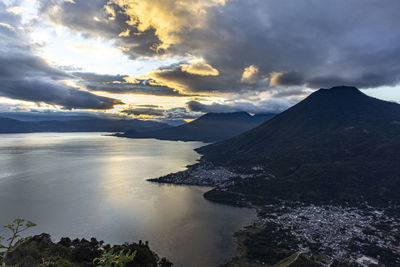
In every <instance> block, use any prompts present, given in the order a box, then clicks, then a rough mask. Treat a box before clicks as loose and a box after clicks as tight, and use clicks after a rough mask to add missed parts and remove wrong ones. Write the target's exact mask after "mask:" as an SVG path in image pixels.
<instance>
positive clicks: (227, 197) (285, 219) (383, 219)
mask: <svg viewBox="0 0 400 267" xmlns="http://www.w3.org/2000/svg"><path fill="white" fill-rule="evenodd" d="M254 170H255V169H254V168H253V169H252V171H254ZM261 171H262V170H261ZM254 175H256V174H249V175H248V174H246V175H245V174H239V173H236V172H234V171H233V170H232V169H228V168H224V167H220V166H218V167H216V166H214V165H213V164H211V163H208V162H205V161H200V162H199V163H196V164H194V165H190V166H187V170H184V171H180V172H177V173H170V174H168V175H165V176H162V177H159V178H155V179H148V181H150V182H155V183H164V184H176V185H196V186H211V187H212V189H211V190H209V191H207V192H205V193H204V194H203V197H204V198H205V199H207V200H209V201H211V202H215V203H219V204H225V205H230V206H235V207H245V208H250V209H255V211H256V219H255V220H254V221H253V223H252V224H250V225H247V226H244V227H243V228H241V229H239V230H238V231H236V232H235V233H234V234H233V242H234V245H235V254H234V256H233V257H232V258H231V259H228V260H227V261H226V263H224V264H223V265H221V266H222V267H238V266H241V267H242V266H243V267H261V266H265V264H267V266H286V265H285V264H287V263H290V264H291V263H293V262H295V263H298V262H302V263H304V262H305V263H306V264H308V265H304V266H331V265H332V266H341V265H340V264H355V263H357V262H358V261H360V260H362V259H365V258H368V259H371V260H372V261H375V260H379V261H380V262H383V263H384V264H385V262H386V263H391V262H400V247H398V245H399V244H397V243H396V242H400V238H398V239H396V235H397V234H399V236H400V227H399V226H400V216H399V215H400V211H399V210H400V206H396V205H391V206H388V207H386V208H383V207H378V206H370V205H368V203H366V202H364V203H357V204H356V203H342V202H335V203H324V202H321V203H312V202H310V203H306V202H304V203H303V202H299V201H285V200H279V199H273V198H261V199H259V198H253V197H252V196H247V195H243V194H240V193H236V192H231V191H230V190H229V186H230V185H234V183H235V181H238V179H249V178H250V179H251V178H252V177H254ZM249 198H251V200H250V199H249ZM254 201H255V202H256V203H254ZM342 222H345V223H344V224H343V223H342ZM321 225H322V226H321ZM382 225H389V228H390V230H389V231H388V230H387V229H385V227H383V226H382ZM326 229H329V231H331V232H333V233H335V234H334V235H333V236H332V235H331V234H329V233H328V232H326ZM263 240H264V241H263ZM396 240H397V241H396ZM266 241H267V242H266ZM264 243H267V244H269V245H267V246H266V248H262V244H264ZM259 246H261V248H258V247H259ZM257 249H262V250H261V251H264V253H265V254H264V255H263V253H261V254H259V252H257ZM263 249H264V250H263ZM265 249H266V250H265ZM249 250H250V251H249ZM373 251H376V253H377V254H376V253H375V252H373ZM382 253H383V254H385V255H387V256H386V257H390V258H391V259H390V260H389V261H388V260H386V259H382V258H381V259H379V255H380V254H382ZM343 255H345V256H343ZM258 257H259V258H258ZM270 258H272V259H273V260H276V261H275V262H273V260H270ZM335 264H336V265H335ZM337 264H339V265H337Z"/></svg>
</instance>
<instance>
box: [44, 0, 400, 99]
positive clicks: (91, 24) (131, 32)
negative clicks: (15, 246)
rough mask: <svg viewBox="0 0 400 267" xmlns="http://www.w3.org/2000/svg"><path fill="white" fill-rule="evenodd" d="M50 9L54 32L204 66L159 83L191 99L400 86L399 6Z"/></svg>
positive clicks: (48, 5)
mask: <svg viewBox="0 0 400 267" xmlns="http://www.w3.org/2000/svg"><path fill="white" fill-rule="evenodd" d="M42 2H43V6H42V12H43V14H45V15H46V16H47V17H48V18H49V19H50V20H51V21H53V22H54V23H57V24H60V25H65V26H67V27H70V28H71V29H74V30H76V31H80V32H83V33H85V34H87V35H88V36H90V35H93V36H102V37H104V38H108V39H113V40H116V45H117V46H118V47H122V49H123V51H124V52H125V53H127V54H128V55H130V56H131V57H132V58H136V57H140V56H147V57H149V56H150V57H152V56H160V55H164V56H167V55H168V56H173V55H176V56H184V55H187V53H189V54H190V55H193V56H195V57H197V58H202V59H204V62H205V64H203V65H202V66H200V65H187V66H186V67H183V66H179V67H173V68H171V69H169V70H165V69H163V70H159V71H156V72H154V73H153V74H152V76H153V77H154V79H155V80H156V81H157V82H159V83H161V84H168V86H173V87H171V88H175V89H179V90H184V91H185V92H209V93H215V92H216V93H218V92H235V93H236V92H242V91H259V92H263V91H270V90H276V88H273V87H276V86H281V88H282V87H283V86H286V87H291V86H294V87H295V88H300V87H311V88H319V87H330V86H333V85H337V84H351V85H355V86H358V87H360V88H370V87H378V86H383V85H389V86H392V85H397V84H398V83H399V82H400V63H399V62H400V46H398V45H397V44H398V43H399V42H400V32H399V31H397V30H396V29H397V26H398V25H400V17H399V16H398V13H397V10H399V9H400V2H399V1H397V0H387V1H384V2H379V3H378V2H377V1H375V0H352V1H347V0H338V1H334V2H329V3H326V2H325V1H320V0H302V1H291V0H270V1H263V0H254V1H227V2H225V1H217V0H203V1H201V0H191V1H179V0H168V1H167V0H158V1H136V0H128V1H122V0H114V1H108V2H107V1H83V0H80V1H78V0H76V1H75V4H71V3H66V2H62V3H61V2H60V1H54V0H53V1H50V0H47V1H46V0H42ZM215 70H217V71H218V72H216V71H215ZM213 74H215V75H214V76H213ZM217 74H218V75H217Z"/></svg>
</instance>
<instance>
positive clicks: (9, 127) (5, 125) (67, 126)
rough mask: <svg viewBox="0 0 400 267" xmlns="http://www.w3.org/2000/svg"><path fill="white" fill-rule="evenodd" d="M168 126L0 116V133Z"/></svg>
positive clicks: (112, 120)
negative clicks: (25, 119) (32, 119)
mask: <svg viewBox="0 0 400 267" xmlns="http://www.w3.org/2000/svg"><path fill="white" fill-rule="evenodd" d="M166 127H170V126H169V125H168V124H164V123H160V122H155V121H142V120H136V119H133V120H117V119H99V118H86V119H80V120H70V121H59V120H50V121H20V120H15V119H9V118H1V117H0V133H32V132H123V131H126V130H128V129H136V130H137V131H146V130H156V129H162V128H166Z"/></svg>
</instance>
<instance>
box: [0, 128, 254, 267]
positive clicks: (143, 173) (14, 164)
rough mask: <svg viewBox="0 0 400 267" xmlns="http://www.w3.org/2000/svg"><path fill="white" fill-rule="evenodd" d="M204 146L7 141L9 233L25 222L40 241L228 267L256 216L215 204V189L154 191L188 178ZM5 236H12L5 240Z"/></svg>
mask: <svg viewBox="0 0 400 267" xmlns="http://www.w3.org/2000/svg"><path fill="white" fill-rule="evenodd" d="M201 145H202V143H199V142H186V143H184V142H171V141H158V140H153V139H137V140H135V139H125V138H117V137H111V136H103V135H102V134H100V133H68V134H63V133H61V134H60V133H38V134H36V133H35V134H2V135H0V223H1V225H4V224H6V223H9V222H10V221H11V220H12V219H13V218H16V217H23V218H26V219H30V220H32V221H34V222H36V223H37V224H38V226H37V227H35V228H34V230H33V231H32V232H31V233H30V234H38V233H41V232H47V233H50V234H51V235H52V237H53V239H54V240H57V241H58V239H59V238H60V237H61V236H69V237H71V238H74V237H86V238H90V237H92V236H94V237H96V238H97V239H99V240H104V241H106V242H108V243H114V244H115V243H123V242H131V241H138V240H140V239H142V240H148V241H149V242H150V247H151V248H152V249H153V250H155V251H156V252H157V253H158V254H159V255H160V256H165V257H167V258H169V259H170V260H172V261H173V262H174V263H175V265H174V266H178V267H181V266H182V267H190V266H218V265H219V264H221V263H223V262H224V261H225V260H226V259H227V258H229V257H231V256H232V255H233V253H234V244H233V240H232V234H233V233H234V232H235V231H237V230H238V229H240V228H241V227H243V226H245V225H248V224H250V223H251V221H252V220H254V218H255V212H254V211H253V210H249V209H243V208H234V207H229V206H225V205H219V204H215V203H212V202H209V201H207V200H205V199H204V198H203V196H202V194H203V193H204V192H205V191H207V190H208V188H203V187H196V186H174V185H159V184H154V183H150V182H146V181H145V180H146V179H147V178H154V177H158V176H161V175H165V174H168V173H170V172H176V171H179V170H183V169H185V166H186V165H188V164H193V163H194V162H195V161H196V160H197V159H198V158H199V155H198V154H197V153H196V152H194V151H193V149H194V148H196V147H199V146H201ZM0 233H2V234H4V230H1V231H0Z"/></svg>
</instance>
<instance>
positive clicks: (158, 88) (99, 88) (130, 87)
mask: <svg viewBox="0 0 400 267" xmlns="http://www.w3.org/2000/svg"><path fill="white" fill-rule="evenodd" d="M73 75H74V76H76V77H79V78H80V79H81V80H79V83H80V84H81V85H83V86H85V88H87V89H88V90H89V91H93V92H108V93H116V94H145V95H155V96H188V95H186V94H182V93H180V92H179V91H178V90H177V89H173V88H170V87H168V86H162V85H159V84H158V83H157V82H156V81H154V80H152V79H136V78H132V77H129V76H127V75H102V74H96V73H85V72H75V73H73Z"/></svg>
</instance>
